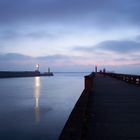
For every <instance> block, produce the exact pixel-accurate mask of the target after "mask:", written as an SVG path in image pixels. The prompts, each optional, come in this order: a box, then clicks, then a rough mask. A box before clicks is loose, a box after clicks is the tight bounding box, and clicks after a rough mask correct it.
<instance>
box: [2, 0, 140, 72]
mask: <svg viewBox="0 0 140 140" xmlns="http://www.w3.org/2000/svg"><path fill="white" fill-rule="evenodd" d="M139 13H140V0H0V70H34V69H35V65H36V64H40V70H41V71H46V70H47V69H48V67H50V68H51V70H52V71H58V72H59V71H60V72H63V71H68V72H83V71H86V72H91V71H93V70H94V67H95V66H96V65H97V66H98V69H103V68H106V70H107V71H114V72H118V73H140V14H139Z"/></svg>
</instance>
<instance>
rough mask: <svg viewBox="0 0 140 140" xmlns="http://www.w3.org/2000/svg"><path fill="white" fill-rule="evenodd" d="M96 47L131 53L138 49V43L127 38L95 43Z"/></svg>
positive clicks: (139, 48) (139, 49)
mask: <svg viewBox="0 0 140 140" xmlns="http://www.w3.org/2000/svg"><path fill="white" fill-rule="evenodd" d="M97 49H99V50H105V51H112V52H116V53H133V52H137V51H140V43H139V42H135V41H129V40H120V41H115V40H113V41H104V42H101V43H100V44H98V45H97Z"/></svg>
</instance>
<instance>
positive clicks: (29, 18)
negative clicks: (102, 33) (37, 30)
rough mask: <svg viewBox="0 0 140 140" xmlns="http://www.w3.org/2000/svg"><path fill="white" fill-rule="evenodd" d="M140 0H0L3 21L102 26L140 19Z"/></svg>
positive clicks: (1, 21) (128, 22) (135, 22)
mask: <svg viewBox="0 0 140 140" xmlns="http://www.w3.org/2000/svg"><path fill="white" fill-rule="evenodd" d="M139 7H140V1H138V0H123V1H122V0H117V1H112V0H106V1H103V0H70V1H68V0H67V1H66V0H36V1H35V0H24V1H23V0H12V1H11V0H1V1H0V19H1V20H0V23H1V24H3V25H4V24H9V23H14V24H15V23H21V24H24V22H27V23H29V22H34V24H35V23H40V22H41V23H42V22H45V23H52V22H53V23H64V22H66V23H71V24H72V23H73V24H75V23H76V22H77V23H80V24H82V23H90V24H94V25H96V26H100V27H105V26H106V27H110V26H114V25H115V26H116V25H118V24H119V25H120V24H134V25H138V26H139V23H140V17H139V12H140V8H139Z"/></svg>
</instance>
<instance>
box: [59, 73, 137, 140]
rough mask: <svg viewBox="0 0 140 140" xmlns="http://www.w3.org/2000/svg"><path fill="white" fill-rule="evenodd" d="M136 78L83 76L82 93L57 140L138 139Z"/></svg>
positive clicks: (109, 75) (130, 76)
mask: <svg viewBox="0 0 140 140" xmlns="http://www.w3.org/2000/svg"><path fill="white" fill-rule="evenodd" d="M139 130H140V76H137V75H125V74H114V73H106V74H105V75H104V74H99V73H97V74H96V75H94V73H92V74H91V75H89V76H85V89H84V91H83V93H82V94H81V96H80V98H79V100H78V101H77V103H76V105H75V107H74V109H73V111H72V112H71V114H70V116H69V118H68V121H67V123H66V124H65V126H64V129H63V131H62V133H61V135H60V137H59V140H138V139H140V133H139Z"/></svg>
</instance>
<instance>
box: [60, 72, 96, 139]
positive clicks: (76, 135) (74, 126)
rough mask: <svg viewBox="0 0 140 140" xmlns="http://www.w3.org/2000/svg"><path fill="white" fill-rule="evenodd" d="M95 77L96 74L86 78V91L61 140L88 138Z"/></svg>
mask: <svg viewBox="0 0 140 140" xmlns="http://www.w3.org/2000/svg"><path fill="white" fill-rule="evenodd" d="M94 76H95V75H94V73H91V74H90V75H88V76H85V89H84V90H83V92H82V94H81V96H80V98H79V99H78V101H77V103H76V105H75V107H74V109H73V110H72V112H71V114H70V116H69V118H68V120H67V122H66V124H65V126H64V128H63V130H62V133H61V134H60V137H59V140H81V139H84V138H85V137H86V121H87V105H88V100H89V95H90V93H91V91H92V87H93V79H94Z"/></svg>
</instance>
